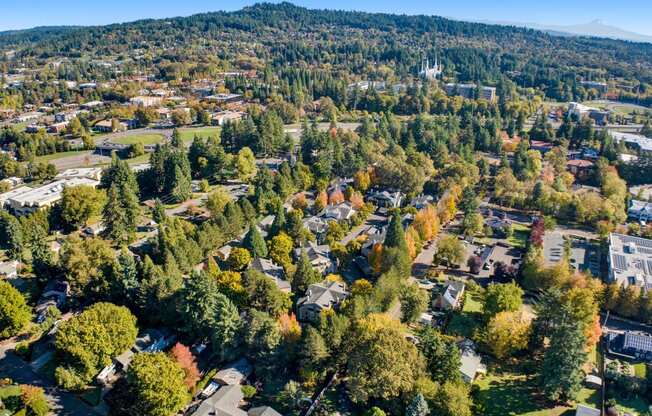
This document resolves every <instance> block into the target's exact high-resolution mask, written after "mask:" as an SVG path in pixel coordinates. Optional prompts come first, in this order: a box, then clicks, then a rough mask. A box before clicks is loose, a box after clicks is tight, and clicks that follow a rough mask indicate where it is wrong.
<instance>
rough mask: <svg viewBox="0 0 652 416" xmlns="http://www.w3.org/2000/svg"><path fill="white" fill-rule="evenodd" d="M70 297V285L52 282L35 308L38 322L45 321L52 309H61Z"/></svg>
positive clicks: (46, 287) (58, 281)
mask: <svg viewBox="0 0 652 416" xmlns="http://www.w3.org/2000/svg"><path fill="white" fill-rule="evenodd" d="M69 295H70V284H69V283H68V282H64V281H60V280H50V281H49V282H48V284H47V285H45V288H44V289H43V293H41V297H40V298H39V301H38V304H37V305H36V307H35V308H34V311H35V312H36V322H38V323H41V322H43V321H45V319H46V317H47V312H48V309H50V307H55V308H57V309H61V308H62V307H63V306H64V305H65V304H66V300H67V299H68V296H69Z"/></svg>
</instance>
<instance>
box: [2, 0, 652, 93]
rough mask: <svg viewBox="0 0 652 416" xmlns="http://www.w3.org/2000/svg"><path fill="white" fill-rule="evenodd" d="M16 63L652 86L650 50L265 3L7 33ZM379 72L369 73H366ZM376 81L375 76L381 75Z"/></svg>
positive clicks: (611, 42)
mask: <svg viewBox="0 0 652 416" xmlns="http://www.w3.org/2000/svg"><path fill="white" fill-rule="evenodd" d="M0 48H1V49H4V50H8V49H16V50H17V51H18V54H17V58H16V59H22V60H29V59H40V60H43V59H47V58H49V57H69V58H79V57H96V58H106V57H113V58H115V59H118V60H119V59H125V58H128V57H133V56H134V55H136V54H139V55H145V56H147V57H148V58H151V59H152V60H153V62H155V63H160V62H182V61H184V62H187V61H190V60H193V61H194V62H195V63H197V64H199V65H201V64H202V63H203V62H207V61H211V62H215V59H218V60H220V61H221V62H228V63H229V65H230V66H231V67H232V68H233V67H236V66H240V67H243V66H244V67H245V68H246V66H247V65H248V66H253V67H258V69H262V68H264V67H265V66H269V65H271V66H272V67H275V68H279V67H284V66H287V65H293V66H294V67H307V68H308V67H309V68H315V67H322V68H323V67H325V66H326V67H328V68H329V69H330V70H333V71H336V70H344V71H346V73H349V74H365V75H367V76H369V75H370V76H369V77H370V78H372V79H373V78H374V72H375V71H376V72H377V71H380V68H381V66H383V65H386V66H389V67H391V68H392V71H393V72H394V74H395V75H397V76H398V77H403V76H406V75H408V74H414V73H415V70H416V68H417V67H418V66H419V64H420V60H421V58H422V57H423V56H429V57H430V58H431V59H432V58H433V57H434V56H435V55H439V56H440V57H442V59H443V61H444V64H445V66H446V71H447V73H446V75H448V76H449V77H451V78H455V79H458V80H460V81H480V82H486V83H490V84H491V83H496V82H498V80H499V78H500V77H501V75H503V74H506V73H508V74H510V76H513V77H516V78H515V81H516V82H517V83H518V84H520V85H521V86H523V87H535V88H538V87H541V86H546V88H547V89H555V88H557V89H560V91H559V94H561V93H563V91H561V90H563V89H564V88H572V87H568V86H567V85H566V84H568V80H569V79H570V78H573V79H578V78H590V79H605V80H606V79H612V78H625V79H635V80H638V81H640V82H646V83H652V44H645V43H632V42H625V41H618V40H611V39H599V38H580V37H573V38H568V37H555V36H553V35H549V34H546V33H543V32H540V31H536V30H531V29H524V28H517V27H509V26H498V25H487V24H481V23H470V22H458V21H453V20H449V19H445V18H441V17H434V16H406V15H392V14H378V13H362V12H348V11H332V10H309V9H306V8H302V7H297V6H295V5H292V4H290V3H281V4H268V3H262V4H257V5H254V6H252V7H246V8H244V9H242V10H239V11H235V12H215V13H204V14H197V15H193V16H189V17H176V18H168V19H158V20H141V21H136V22H131V23H124V24H113V25H108V26H96V27H83V28H37V29H33V30H25V31H15V32H10V33H0ZM370 64H371V65H374V66H373V67H372V68H371V69H370V67H369V65H370ZM376 75H377V74H376Z"/></svg>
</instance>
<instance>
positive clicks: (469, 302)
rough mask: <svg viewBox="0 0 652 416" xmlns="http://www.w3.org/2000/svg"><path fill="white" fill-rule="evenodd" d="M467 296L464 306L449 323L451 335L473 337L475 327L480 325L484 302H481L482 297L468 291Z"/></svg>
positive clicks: (448, 330)
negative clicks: (479, 297)
mask: <svg viewBox="0 0 652 416" xmlns="http://www.w3.org/2000/svg"><path fill="white" fill-rule="evenodd" d="M465 296H466V298H465V300H464V308H463V309H462V311H461V312H457V313H455V315H453V318H451V321H450V322H449V323H448V328H447V331H446V332H447V333H448V334H451V335H459V336H462V337H465V338H471V337H472V336H473V332H474V331H475V329H476V328H477V327H478V325H480V313H481V312H482V304H481V303H480V299H478V298H477V296H476V295H474V294H471V293H468V292H467V293H466V295H465Z"/></svg>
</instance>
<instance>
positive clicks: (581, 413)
mask: <svg viewBox="0 0 652 416" xmlns="http://www.w3.org/2000/svg"><path fill="white" fill-rule="evenodd" d="M600 414H601V413H600V410H598V409H596V408H593V407H589V406H584V405H583V404H578V405H577V409H576V410H575V416H600Z"/></svg>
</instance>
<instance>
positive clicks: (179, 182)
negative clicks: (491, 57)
mask: <svg viewBox="0 0 652 416" xmlns="http://www.w3.org/2000/svg"><path fill="white" fill-rule="evenodd" d="M171 187H172V189H171V192H170V193H171V195H172V198H173V199H174V201H176V202H183V201H185V200H187V199H189V198H190V197H191V196H192V186H191V180H190V175H188V174H187V173H186V172H185V171H184V170H183V169H182V167H181V166H178V165H177V166H175V167H174V176H173V178H172V182H171Z"/></svg>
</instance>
